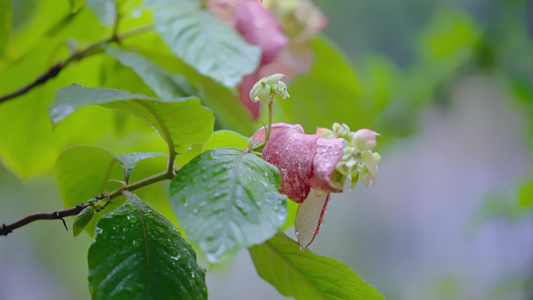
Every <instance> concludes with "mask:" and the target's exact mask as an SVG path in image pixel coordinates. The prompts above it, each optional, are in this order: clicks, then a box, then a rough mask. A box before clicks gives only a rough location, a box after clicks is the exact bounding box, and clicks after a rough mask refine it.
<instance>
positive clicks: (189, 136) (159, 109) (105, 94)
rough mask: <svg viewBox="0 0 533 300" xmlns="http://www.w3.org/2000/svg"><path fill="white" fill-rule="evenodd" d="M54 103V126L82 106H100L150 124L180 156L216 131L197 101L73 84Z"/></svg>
mask: <svg viewBox="0 0 533 300" xmlns="http://www.w3.org/2000/svg"><path fill="white" fill-rule="evenodd" d="M55 99H56V100H55V101H54V102H53V103H52V104H51V105H50V119H51V120H52V122H54V123H57V122H59V121H61V120H62V119H64V118H66V117H67V116H68V115H70V114H71V113H73V112H74V111H75V110H76V109H78V108H80V107H82V106H86V105H93V104H97V105H101V106H103V107H105V108H109V109H114V110H118V111H121V112H124V113H127V114H131V115H132V116H135V117H137V118H139V119H141V120H143V121H145V122H147V123H149V124H150V125H152V126H153V127H154V128H155V129H156V130H157V131H158V132H159V134H160V135H161V136H162V137H163V139H164V140H165V141H166V142H167V144H169V145H173V146H174V149H175V151H177V152H183V151H185V150H186V149H187V147H189V146H190V145H191V144H195V143H199V144H202V143H204V142H206V141H207V140H208V139H209V136H210V135H211V132H212V131H213V125H214V118H213V113H212V112H211V110H209V109H207V108H204V107H203V106H202V105H201V103H200V100H198V99H197V98H175V99H172V100H166V99H157V98H154V97H148V96H145V95H142V94H131V93H129V92H126V91H122V90H115V89H103V88H87V87H83V86H80V85H77V84H72V85H70V86H67V87H64V88H61V89H59V90H58V91H57V92H56V94H55Z"/></svg>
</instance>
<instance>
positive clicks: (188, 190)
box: [170, 148, 287, 263]
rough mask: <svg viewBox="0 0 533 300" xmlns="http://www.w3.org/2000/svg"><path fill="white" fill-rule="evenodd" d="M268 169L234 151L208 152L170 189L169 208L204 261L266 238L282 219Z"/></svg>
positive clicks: (281, 202) (281, 199) (274, 178)
mask: <svg viewBox="0 0 533 300" xmlns="http://www.w3.org/2000/svg"><path fill="white" fill-rule="evenodd" d="M279 186H280V176H279V173H278V170H277V168H276V167H274V166H273V165H271V164H269V163H267V162H265V161H264V160H262V159H261V158H259V157H257V156H256V155H254V154H248V153H246V152H244V151H243V150H240V149H237V148H216V149H211V150H208V151H206V152H204V153H203V154H201V155H199V156H197V157H196V158H194V159H193V160H192V161H190V162H189V163H188V164H187V165H185V166H184V167H183V168H182V169H181V170H180V171H179V173H178V174H177V176H176V178H174V180H172V182H171V184H170V204H171V206H172V209H173V210H174V213H175V214H176V217H177V218H178V222H179V224H180V226H182V228H183V229H184V230H185V231H186V232H187V237H188V238H189V240H190V241H191V242H192V243H194V244H195V245H196V246H198V247H199V248H200V249H201V250H202V251H203V252H204V254H205V255H206V257H207V259H208V260H209V261H210V262H213V263H215V262H221V261H223V260H225V259H227V258H229V257H231V256H233V255H235V254H236V253H237V252H238V251H239V250H241V249H243V248H246V247H250V246H252V245H255V244H258V243H262V242H263V241H265V240H266V239H268V238H270V237H272V235H274V234H275V232H276V231H277V229H278V228H279V227H281V226H282V225H283V223H284V222H285V219H286V217H287V208H286V199H287V197H286V196H285V195H282V194H280V193H279V192H278V189H279Z"/></svg>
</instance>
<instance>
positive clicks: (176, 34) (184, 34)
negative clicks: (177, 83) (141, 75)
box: [154, 0, 261, 87]
mask: <svg viewBox="0 0 533 300" xmlns="http://www.w3.org/2000/svg"><path fill="white" fill-rule="evenodd" d="M176 2H177V3H179V4H180V5H174V6H164V7H161V8H160V9H159V10H157V11H156V12H155V13H154V20H155V30H156V31H157V33H158V34H159V36H160V37H161V39H163V41H164V42H165V43H166V44H167V46H168V47H169V48H170V50H171V51H172V52H173V53H174V54H175V55H176V56H178V57H179V58H181V59H182V60H183V61H184V62H186V63H187V64H189V65H190V66H192V67H193V68H194V69H196V70H197V71H198V73H200V74H202V75H205V76H208V77H211V78H213V79H215V80H217V81H218V82H220V83H222V84H223V85H225V86H227V87H235V86H236V85H237V84H238V83H239V82H240V81H241V79H242V77H243V76H244V75H246V74H249V73H252V72H253V71H254V70H255V69H256V68H257V65H258V64H259V59H260V56H261V50H260V49H259V48H258V47H255V46H251V45H249V44H248V43H246V42H245V41H244V40H243V39H242V37H241V36H240V35H239V34H238V33H237V32H236V31H235V30H233V29H232V28H230V27H229V26H228V25H226V24H225V23H223V22H222V21H221V20H219V19H218V18H217V17H215V16H214V15H213V14H211V13H210V12H208V11H207V10H204V9H200V8H199V7H198V4H197V2H196V1H183V0H181V1H176Z"/></svg>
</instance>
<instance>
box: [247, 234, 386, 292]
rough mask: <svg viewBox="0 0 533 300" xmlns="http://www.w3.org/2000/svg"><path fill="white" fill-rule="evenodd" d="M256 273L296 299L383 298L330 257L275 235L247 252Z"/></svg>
mask: <svg viewBox="0 0 533 300" xmlns="http://www.w3.org/2000/svg"><path fill="white" fill-rule="evenodd" d="M249 251H250V255H251V256H252V260H253V261H254V264H255V268H256V269H257V273H258V274H259V276H261V278H263V279H264V280H266V281H268V282H269V283H270V284H272V285H273V286H274V287H275V288H276V289H277V290H278V291H279V292H280V293H281V294H282V295H284V296H287V297H294V298H295V299H302V300H313V299H361V300H363V299H364V300H371V299H384V298H383V296H381V295H380V294H379V293H378V291H377V290H376V288H375V287H372V286H370V285H368V284H367V283H366V282H364V281H363V280H362V279H361V278H360V277H359V276H358V275H357V274H356V273H355V272H354V271H353V270H352V269H350V268H349V267H348V266H346V265H345V264H343V263H340V262H338V261H336V260H335V259H333V258H329V257H323V256H318V255H316V254H314V253H313V252H311V251H309V250H304V251H300V245H298V243H296V242H295V241H293V240H292V239H291V238H289V237H288V236H286V235H285V234H284V233H283V232H278V233H277V234H276V236H274V237H273V238H272V239H270V240H268V241H266V242H265V243H263V244H261V245H257V246H254V247H251V248H250V249H249Z"/></svg>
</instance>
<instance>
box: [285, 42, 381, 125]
mask: <svg viewBox="0 0 533 300" xmlns="http://www.w3.org/2000/svg"><path fill="white" fill-rule="evenodd" d="M311 46H312V50H313V53H314V54H315V62H314V65H313V68H312V69H311V72H310V73H309V74H305V75H301V76H298V77H297V78H295V80H294V81H293V83H292V84H291V85H290V86H289V93H290V94H291V98H290V99H289V100H283V101H279V103H280V105H281V107H283V110H284V111H285V113H286V114H287V116H290V117H291V118H293V119H292V120H291V122H290V123H297V124H301V125H302V126H303V127H304V128H305V129H306V130H308V131H310V132H311V131H315V130H316V127H317V126H318V127H325V128H330V127H331V125H332V124H333V123H335V122H339V123H346V124H348V126H350V128H364V127H370V126H371V125H372V123H371V121H372V115H371V114H369V113H368V112H367V111H366V108H365V106H364V105H363V103H362V101H361V99H362V91H363V90H362V86H361V83H360V82H359V79H358V78H357V76H356V74H355V71H354V69H353V67H352V66H351V63H350V62H349V61H348V59H347V58H346V57H345V56H344V55H343V54H342V52H341V51H340V50H339V49H336V47H335V46H334V45H333V44H332V43H331V42H328V41H327V40H326V39H325V38H316V39H314V40H313V41H312V42H311ZM280 121H281V120H280ZM284 122H287V120H285V121H284Z"/></svg>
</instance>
